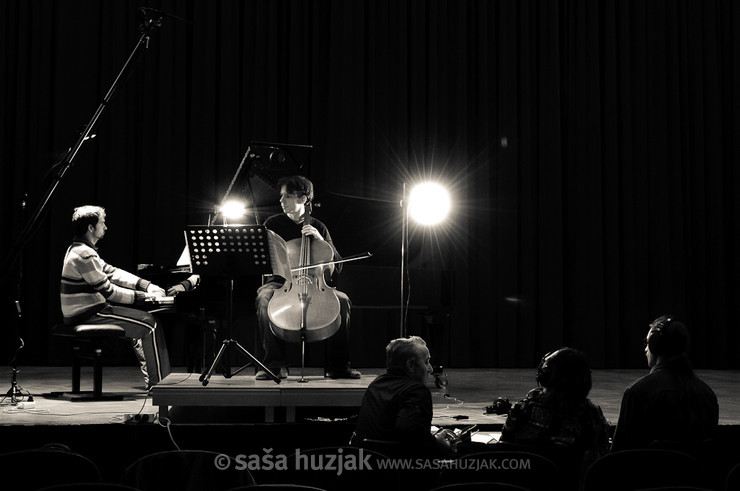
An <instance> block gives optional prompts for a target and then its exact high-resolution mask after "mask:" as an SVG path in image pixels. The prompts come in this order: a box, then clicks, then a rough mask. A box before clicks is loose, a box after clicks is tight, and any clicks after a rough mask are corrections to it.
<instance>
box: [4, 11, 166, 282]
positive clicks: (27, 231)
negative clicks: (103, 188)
mask: <svg viewBox="0 0 740 491" xmlns="http://www.w3.org/2000/svg"><path fill="white" fill-rule="evenodd" d="M139 14H140V25H139V32H140V33H141V35H140V37H139V40H138V41H137V42H136V46H135V47H134V49H133V51H132V52H131V54H130V55H129V57H128V59H127V60H126V63H125V64H124V65H123V68H122V69H121V71H120V72H119V73H118V76H116V78H115V80H114V81H113V84H112V85H111V87H110V88H109V89H108V92H107V93H106V95H105V97H103V100H102V101H101V103H100V105H99V106H98V108H97V109H96V110H95V112H94V113H93V116H92V118H90V121H89V122H88V123H87V124H86V125H85V127H84V129H83V130H82V132H81V133H80V135H79V138H77V141H76V142H75V143H74V145H72V146H71V147H70V148H69V149H68V150H67V152H66V153H65V154H64V156H63V157H62V159H61V160H60V162H59V163H58V164H56V165H61V169H60V170H59V172H58V173H57V175H56V176H55V177H54V180H53V182H52V183H51V185H50V186H49V188H48V189H47V191H46V193H45V194H44V196H43V197H42V199H41V201H40V202H39V204H38V206H37V207H36V209H35V211H34V212H33V214H32V215H31V217H30V218H29V220H28V223H27V224H26V226H25V227H24V228H23V230H22V231H21V233H20V236H19V238H18V240H17V241H16V243H15V245H14V246H13V248H12V249H11V251H10V254H9V255H8V257H7V258H6V259H5V261H4V262H3V265H2V268H0V278H3V277H5V275H6V274H7V273H8V272H9V271H10V269H11V268H12V266H13V264H14V263H15V261H16V259H17V258H18V255H19V254H20V251H21V249H22V248H23V247H24V246H25V245H26V244H27V243H28V241H29V240H30V238H31V236H32V235H33V233H34V232H35V230H36V229H37V228H38V226H39V225H40V223H41V220H42V218H43V215H44V213H45V212H46V209H47V207H48V205H49V203H50V201H51V198H52V196H53V195H54V193H55V192H56V190H57V188H58V187H59V185H60V184H61V182H62V179H64V176H65V175H66V174H67V172H68V171H69V170H70V169H71V168H72V164H73V163H74V159H75V157H76V156H77V153H78V152H79V151H80V148H81V147H82V145H83V143H85V141H87V140H88V139H90V138H93V135H92V131H93V129H94V128H95V125H96V124H97V122H98V120H99V119H100V116H101V115H102V114H103V111H105V108H106V107H107V106H108V103H109V102H110V100H111V99H112V98H113V95H114V94H115V93H116V91H117V90H118V88H119V86H120V85H121V84H122V81H124V79H125V78H126V77H128V75H129V72H130V71H131V66H132V63H133V62H134V61H135V60H136V57H137V55H138V54H139V53H140V52H141V50H142V49H146V48H148V47H149V38H150V37H151V35H152V33H153V32H154V31H155V30H156V29H157V28H158V27H160V26H161V25H162V19H163V18H164V17H166V16H169V15H167V14H165V13H164V12H159V11H153V10H151V9H144V8H140V9H139Z"/></svg>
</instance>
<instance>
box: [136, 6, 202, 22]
mask: <svg viewBox="0 0 740 491" xmlns="http://www.w3.org/2000/svg"><path fill="white" fill-rule="evenodd" d="M139 13H141V15H142V16H147V15H151V16H152V17H159V19H167V18H169V19H175V20H179V21H181V22H185V23H188V24H192V22H190V21H189V20H185V19H183V18H181V17H178V16H176V15H172V14H170V13H168V12H164V11H162V10H157V9H152V8H149V7H139Z"/></svg>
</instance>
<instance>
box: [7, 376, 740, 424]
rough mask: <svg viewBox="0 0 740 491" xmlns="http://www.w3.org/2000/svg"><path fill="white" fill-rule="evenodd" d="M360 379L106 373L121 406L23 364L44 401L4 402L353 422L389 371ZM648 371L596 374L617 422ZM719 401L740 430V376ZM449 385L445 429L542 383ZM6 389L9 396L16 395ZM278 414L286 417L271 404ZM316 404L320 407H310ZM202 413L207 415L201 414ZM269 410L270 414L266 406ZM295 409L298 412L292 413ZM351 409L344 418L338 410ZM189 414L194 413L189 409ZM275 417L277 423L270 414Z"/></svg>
mask: <svg viewBox="0 0 740 491" xmlns="http://www.w3.org/2000/svg"><path fill="white" fill-rule="evenodd" d="M360 370H361V371H362V373H363V376H362V378H361V379H359V380H331V379H325V378H324V377H323V376H322V370H321V369H318V368H307V369H306V370H305V372H304V376H305V378H306V379H307V380H308V382H307V383H301V382H299V379H300V368H298V369H293V370H291V375H290V376H289V377H288V378H287V379H285V380H283V381H282V382H281V383H280V384H276V383H275V382H273V381H271V380H267V381H255V380H254V377H253V376H252V375H251V372H252V370H251V368H249V369H248V370H245V371H244V372H242V373H240V374H237V375H236V376H234V377H232V378H228V379H227V378H225V377H224V376H223V375H221V374H218V373H216V374H214V375H213V376H212V377H211V379H210V382H209V384H208V385H207V386H205V387H204V386H203V385H202V384H201V383H200V382H199V380H198V379H199V374H197V373H186V372H185V371H184V370H183V369H179V370H178V369H176V370H175V371H174V372H173V373H172V374H170V375H169V376H168V377H167V378H166V379H165V380H164V381H163V382H162V383H161V384H160V385H157V386H155V387H154V389H153V390H152V393H151V394H150V395H147V394H145V392H144V390H143V381H142V377H141V373H140V372H139V369H138V368H137V367H133V366H126V367H105V368H104V371H103V392H104V393H105V394H119V395H121V396H123V400H121V401H77V402H74V401H70V400H67V399H63V398H59V397H53V396H52V394H53V393H55V392H61V391H65V390H67V391H68V390H70V384H71V369H70V368H69V367H20V368H19V372H18V376H17V383H18V385H19V386H20V387H21V388H22V389H23V392H24V394H25V393H30V394H32V395H33V397H34V401H35V403H36V404H35V407H33V408H18V407H17V406H14V405H11V404H9V402H10V401H9V400H8V399H7V398H6V399H5V400H4V401H3V402H2V412H1V413H0V425H3V426H5V425H83V424H84V425H90V424H122V423H124V422H125V415H127V414H147V415H150V416H153V415H154V414H155V413H157V412H159V411H161V410H163V409H165V408H167V409H169V416H170V419H171V422H172V424H203V425H208V424H223V423H224V422H225V420H224V419H223V417H222V415H219V413H218V411H206V410H204V409H206V408H209V409H214V408H216V409H217V408H224V407H230V408H232V409H233V408H239V407H243V408H245V409H248V408H249V407H250V406H251V407H252V408H253V409H258V410H257V411H256V412H255V411H251V412H250V411H246V410H245V411H243V415H244V417H243V420H242V421H240V420H239V417H236V418H235V417H234V412H233V411H232V412H231V413H230V418H231V419H230V420H229V423H231V424H234V423H237V424H238V423H240V422H244V423H259V422H268V423H269V422H272V421H275V422H276V423H280V422H292V421H295V422H298V423H300V422H301V421H302V418H304V419H305V418H308V419H310V420H312V421H315V420H322V421H331V420H332V419H333V418H335V419H343V420H344V421H346V420H347V419H348V418H347V416H348V415H349V417H350V419H351V415H352V414H355V415H356V412H357V409H356V408H357V406H359V401H360V400H361V399H362V394H363V392H364V390H365V388H366V387H367V385H368V384H369V383H370V382H371V381H372V380H373V379H374V378H375V377H376V376H377V375H379V374H381V373H383V369H380V368H364V369H362V368H361V369H360ZM645 373H647V370H628V369H624V370H594V371H593V389H592V391H591V394H590V398H591V399H592V400H593V401H594V402H595V403H596V404H598V405H600V406H601V408H602V410H603V412H604V415H605V416H606V418H607V420H609V422H610V423H612V424H616V422H617V418H618V416H619V404H620V401H621V397H622V393H623V392H624V390H625V388H626V387H627V386H629V385H630V383H632V382H633V381H634V380H636V379H637V378H639V377H640V376H642V375H644V374H645ZM697 374H698V375H699V376H700V377H701V378H702V379H703V380H704V381H705V382H707V383H708V384H709V385H710V386H711V387H712V388H713V390H714V391H715V393H716V394H717V398H718V399H719V422H720V424H721V425H740V371H737V370H697ZM444 376H445V377H446V378H447V383H448V384H447V387H446V388H439V387H436V386H435V384H434V379H433V378H432V377H430V379H429V386H430V389H431V391H432V394H433V401H434V420H433V424H435V425H437V426H451V425H457V426H459V425H461V424H478V425H500V424H502V423H503V422H504V416H497V415H494V414H491V415H488V414H486V410H485V408H486V406H488V405H490V404H491V403H492V402H493V401H494V400H495V399H496V398H497V397H507V398H508V399H509V400H511V401H512V402H514V401H516V400H518V399H520V398H521V397H523V396H524V394H526V392H527V391H528V390H529V389H531V388H532V387H534V386H535V370H534V369H500V368H499V369H493V368H486V369H454V368H450V369H445V372H444ZM0 377H2V378H0V380H6V381H8V386H7V388H6V389H9V388H10V378H11V373H10V368H8V367H4V368H3V369H2V370H0ZM6 389H3V390H6ZM91 389H92V371H91V369H90V368H83V375H82V390H91ZM271 407H273V408H281V407H285V408H287V409H277V413H276V412H275V411H274V410H270V409H269V408H271ZM301 407H304V409H306V408H305V407H310V411H301ZM194 408H200V409H201V411H195V410H194ZM264 408H268V409H267V410H265V409H264ZM291 408H294V409H291ZM338 408H340V409H343V412H340V414H341V416H337V409H338ZM186 409H190V410H191V411H190V412H188V411H186ZM271 413H272V420H271V416H270V414H271Z"/></svg>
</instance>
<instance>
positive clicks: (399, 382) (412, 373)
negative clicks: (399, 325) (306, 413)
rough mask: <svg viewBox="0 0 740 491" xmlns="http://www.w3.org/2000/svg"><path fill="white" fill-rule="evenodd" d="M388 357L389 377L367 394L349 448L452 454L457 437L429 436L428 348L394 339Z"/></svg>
mask: <svg viewBox="0 0 740 491" xmlns="http://www.w3.org/2000/svg"><path fill="white" fill-rule="evenodd" d="M385 354H386V373H384V374H382V375H380V376H378V377H377V378H376V379H375V380H373V381H372V382H371V383H370V385H369V386H368V388H367V390H366V391H365V395H364V397H363V398H362V406H361V407H360V414H359V419H358V421H357V429H356V431H355V433H354V435H353V436H352V442H351V443H352V444H353V445H363V443H366V442H368V441H375V442H385V443H388V444H392V445H397V448H398V450H397V453H402V454H405V455H417V456H444V455H449V454H451V453H453V448H452V446H451V442H452V441H454V439H455V436H454V433H453V432H451V431H449V430H442V431H439V432H437V434H434V435H433V434H432V432H431V425H432V394H431V391H430V390H429V388H428V387H427V386H426V384H425V382H426V380H427V377H428V376H429V374H431V373H432V366H431V365H430V363H429V361H430V356H429V349H428V348H427V345H426V342H424V340H423V339H422V338H420V337H418V336H411V337H409V338H399V339H394V340H392V341H391V342H390V343H388V346H386V348H385Z"/></svg>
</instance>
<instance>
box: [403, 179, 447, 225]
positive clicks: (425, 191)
mask: <svg viewBox="0 0 740 491" xmlns="http://www.w3.org/2000/svg"><path fill="white" fill-rule="evenodd" d="M450 206H451V205H450V193H448V192H447V190H446V189H445V188H444V187H443V186H442V185H440V184H437V183H436V182H425V183H422V184H417V185H416V186H414V187H413V188H412V189H411V194H410V195H409V216H410V217H411V218H412V219H413V220H414V221H415V222H417V223H420V224H422V225H436V224H438V223H440V222H442V221H443V220H444V219H445V218H447V214H448V213H449V212H450Z"/></svg>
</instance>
